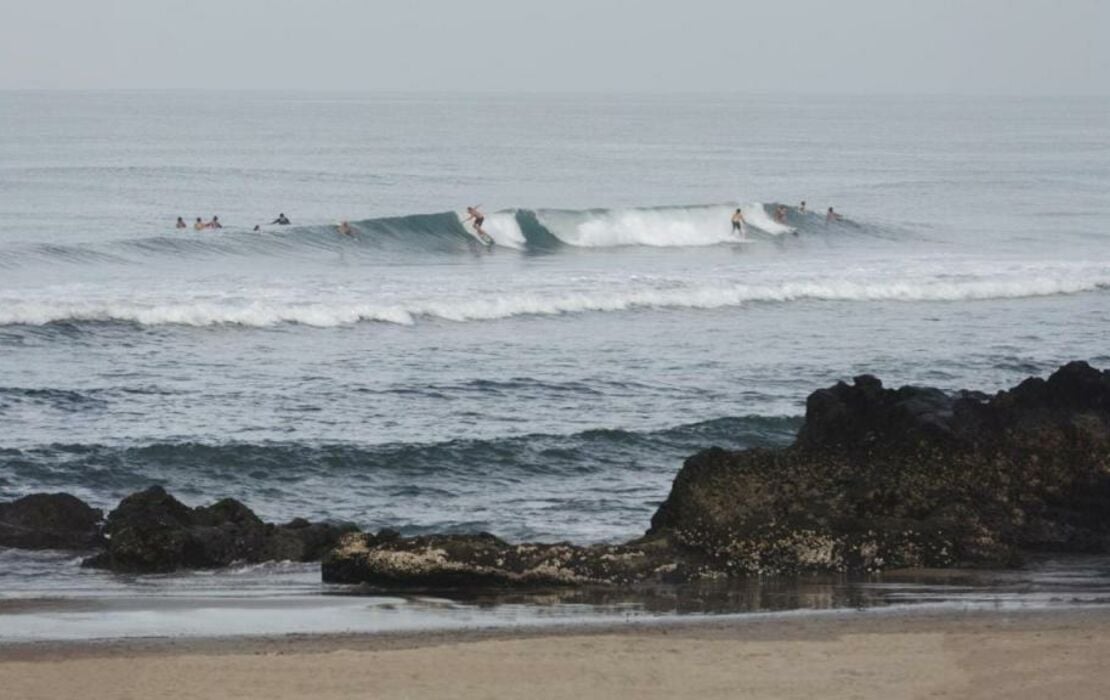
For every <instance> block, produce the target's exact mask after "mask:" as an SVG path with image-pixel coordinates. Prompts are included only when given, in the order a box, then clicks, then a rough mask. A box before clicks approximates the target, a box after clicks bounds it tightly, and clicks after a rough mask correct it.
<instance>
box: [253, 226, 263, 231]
mask: <svg viewBox="0 0 1110 700" xmlns="http://www.w3.org/2000/svg"><path fill="white" fill-rule="evenodd" d="M251 230H252V231H262V224H255V225H254V228H252V229H251Z"/></svg>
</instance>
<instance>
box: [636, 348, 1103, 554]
mask: <svg viewBox="0 0 1110 700" xmlns="http://www.w3.org/2000/svg"><path fill="white" fill-rule="evenodd" d="M649 532H650V533H668V534H669V535H670V536H671V537H672V538H673V539H674V541H675V543H676V544H677V545H679V546H682V547H686V548H689V549H692V550H694V551H697V552H699V553H700V554H703V555H705V556H707V557H708V558H709V559H711V560H712V561H713V562H715V565H716V567H718V568H719V569H720V570H722V571H723V572H725V573H728V574H734V573H735V574H742V573H774V572H793V571H808V570H876V569H882V568H891V567H907V566H933V567H938V566H939V567H944V566H1006V565H1012V564H1014V563H1015V562H1017V561H1019V559H1020V556H1021V553H1022V552H1023V551H1026V550H1030V549H1053V550H1066V551H1083V552H1106V551H1110V372H1099V371H1097V370H1095V369H1092V368H1091V367H1090V366H1089V365H1087V364H1086V363H1083V362H1073V363H1071V364H1068V365H1066V366H1064V367H1062V368H1061V369H1059V370H1058V371H1057V372H1056V373H1054V374H1053V375H1052V376H1051V377H1050V378H1049V379H1048V380H1047V381H1045V380H1041V379H1030V380H1026V381H1025V382H1022V383H1021V384H1020V385H1019V386H1017V387H1015V388H1014V389H1012V390H1010V391H1008V392H1005V391H1004V392H1000V393H999V394H997V395H996V396H994V397H990V398H988V397H986V396H985V395H983V394H976V393H972V392H961V393H959V394H957V395H954V396H949V395H947V394H944V393H943V392H940V391H938V390H936V389H925V388H918V387H903V388H902V389H898V390H890V389H884V388H883V387H882V384H881V383H880V382H879V381H878V380H877V379H875V378H874V377H869V376H864V377H858V378H857V379H856V380H855V382H854V383H853V385H851V386H849V385H847V384H843V383H841V384H838V385H836V386H834V387H832V388H830V389H823V390H820V391H817V392H814V394H812V395H811V396H810V397H809V400H808V401H807V403H806V420H805V423H804V425H803V427H802V428H801V430H800V432H799V435H798V440H797V441H796V443H795V444H794V445H793V446H791V447H789V448H786V449H783V450H776V451H765V450H746V451H741V452H726V451H724V450H707V451H705V452H702V453H700V454H698V455H695V456H694V457H691V458H690V459H689V460H687V462H686V464H685V465H684V466H683V468H682V470H681V471H680V472H679V474H678V476H677V477H676V479H675V482H674V485H673V487H672V489H671V493H670V495H669V496H668V498H667V500H666V501H665V502H664V503H663V504H662V506H661V507H660V509H659V510H658V511H657V512H656V514H655V516H654V517H653V518H652V528H651V530H650V531H649Z"/></svg>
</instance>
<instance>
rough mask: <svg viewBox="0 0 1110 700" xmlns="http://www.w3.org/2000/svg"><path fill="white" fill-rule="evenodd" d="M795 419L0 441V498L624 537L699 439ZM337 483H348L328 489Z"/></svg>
mask: <svg viewBox="0 0 1110 700" xmlns="http://www.w3.org/2000/svg"><path fill="white" fill-rule="evenodd" d="M54 398H57V397H54ZM61 399H62V400H66V401H68V400H69V398H68V397H61ZM799 422H800V419H798V418H796V417H761V416H743V417H734V418H721V419H717V420H711V421H705V422H701V423H693V424H688V425H679V426H675V427H672V428H667V429H664V430H658V431H645V432H639V431H628V430H587V431H583V432H579V433H575V434H570V435H543V434H533V435H522V436H516V437H503V438H492V439H473V440H450V441H446V442H437V443H393V444H385V445H356V444H306V443H297V442H287V443H282V442H266V443H224V444H206V443H198V442H158V443H151V444H143V445H137V446H109V445H98V444H52V445H45V446H41V447H34V448H26V449H3V448H0V500H7V499H8V498H15V497H18V496H20V495H24V494H25V493H32V492H35V491H59V490H64V491H69V492H71V493H74V494H76V495H78V496H82V497H84V498H87V499H89V500H90V501H91V502H93V503H95V504H97V505H99V506H103V507H108V508H110V507H113V506H114V505H115V502H116V500H117V499H119V498H121V497H123V496H124V495H126V494H128V493H131V492H133V491H135V490H138V489H142V488H145V487H147V486H149V485H150V484H152V483H157V484H162V485H164V486H166V488H167V489H169V490H170V491H171V492H173V493H175V494H177V495H178V496H180V497H181V498H183V499H185V500H186V501H188V502H191V503H201V502H209V501H211V500H213V499H214V498H219V497H224V496H232V497H236V498H240V499H241V500H243V501H245V502H247V503H248V504H250V505H251V507H252V508H255V509H256V510H257V511H258V512H259V513H260V514H261V515H263V516H264V517H267V518H272V519H277V520H283V519H288V518H293V517H296V516H302V517H306V516H307V517H315V518H338V519H344V520H352V521H355V522H357V523H358V524H359V525H361V526H363V527H368V528H377V527H386V526H388V527H396V528H399V529H401V530H403V531H405V532H407V533H412V534H416V533H421V532H428V531H449V532H450V531H458V532H473V531H475V530H476V529H486V530H491V531H494V532H497V533H499V534H501V535H505V536H510V537H519V538H532V537H540V538H553V537H563V536H566V534H567V530H566V529H565V528H564V525H566V524H565V523H559V522H557V520H556V519H554V517H553V516H554V512H555V511H556V510H559V509H560V508H566V509H568V513H567V515H573V516H574V517H575V518H581V519H582V520H585V521H591V522H593V524H592V525H590V526H589V528H588V529H584V530H581V531H579V532H576V533H574V534H577V535H579V536H581V537H582V538H583V539H586V540H589V539H597V538H598V537H599V536H604V535H601V534H600V533H612V532H626V531H627V530H628V523H630V522H631V523H642V524H644V526H646V523H647V521H648V520H649V518H650V516H651V512H652V511H653V510H654V508H655V505H656V502H657V500H658V498H659V497H660V494H662V493H665V491H666V485H667V483H669V482H670V480H671V479H672V478H673V477H674V470H675V465H676V464H679V463H680V462H681V460H682V459H684V458H685V457H687V456H689V455H690V454H692V453H693V452H695V451H698V450H700V449H703V448H704V447H706V446H708V445H719V446H722V447H727V448H736V449H739V448H741V447H749V446H773V445H781V444H784V443H786V442H789V441H790V440H792V439H793V436H794V434H795V432H796V431H797V428H798V425H799ZM339 483H341V484H343V488H341V489H337V488H336V485H337V484H339ZM569 484H573V489H574V490H575V491H576V492H577V493H578V494H580V495H579V497H577V498H576V499H574V500H573V502H571V503H567V502H566V493H567V488H568V485H569ZM560 504H561V505H560ZM586 514H589V515H588V516H587V515H586ZM569 527H570V528H571V530H574V529H575V528H576V526H575V525H574V524H573V523H571V524H570V525H569Z"/></svg>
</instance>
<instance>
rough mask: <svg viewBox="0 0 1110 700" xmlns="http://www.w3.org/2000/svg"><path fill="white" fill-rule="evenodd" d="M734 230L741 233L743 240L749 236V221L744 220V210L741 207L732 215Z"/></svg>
mask: <svg viewBox="0 0 1110 700" xmlns="http://www.w3.org/2000/svg"><path fill="white" fill-rule="evenodd" d="M732 232H733V233H739V234H740V238H741V240H742V239H745V238H747V237H748V226H747V222H745V221H744V212H743V211H741V210H740V209H737V210H736V213H735V214H733V215H732Z"/></svg>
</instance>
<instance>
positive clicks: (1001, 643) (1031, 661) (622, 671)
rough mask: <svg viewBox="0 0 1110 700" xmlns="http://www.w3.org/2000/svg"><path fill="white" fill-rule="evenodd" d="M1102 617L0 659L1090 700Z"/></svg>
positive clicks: (370, 692) (401, 684)
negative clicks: (1084, 699)
mask: <svg viewBox="0 0 1110 700" xmlns="http://www.w3.org/2000/svg"><path fill="white" fill-rule="evenodd" d="M1108 655H1110V611H1108V610H1106V609H1101V608H1100V609H1072V610H1067V611H1051V612H1045V611H1042V612H1016V613H1015V612H1007V613H1002V612H927V613H922V612H916V613H899V614H890V613H873V612H872V613H847V614H837V615H817V616H814V615H797V616H794V615H786V616H768V617H748V618H740V619H736V618H733V619H715V620H702V621H693V622H688V621H680V622H675V623H669V624H653V625H622V626H605V627H588V626H578V627H559V628H549V629H526V630H519V629H518V630H496V631H489V630H486V631H463V632H434V631H427V632H420V633H406V634H390V635H359V636H347V635H322V636H287V637H269V638H248V639H211V640H181V639H176V640H174V639H153V640H135V641H115V642H98V643H81V644H69V643H66V644H32V645H17V646H8V647H4V648H0V688H3V689H4V693H3V696H4V697H5V698H7V699H10V700H17V699H18V700H24V699H27V700H30V699H37V698H44V699H45V698H61V697H83V698H97V699H98V698H149V697H161V698H260V699H261V698H265V699H266V700H281V699H283V698H303V697H313V698H323V699H329V700H330V699H333V698H335V699H338V698H367V697H373V698H447V697H452V698H519V697H530V698H575V699H576V700H585V699H587V698H676V697H678V698H683V697H690V698H738V697H752V698H810V697H817V696H822V697H827V698H841V697H845V698H847V697H851V698H918V697H952V698H1003V697H1005V698H1044V697H1049V696H1051V695H1055V696H1058V697H1067V698H1096V697H1097V698H1102V697H1106V695H1107V693H1108V692H1110V668H1108V667H1107V665H1106V664H1105V659H1106V658H1107V657H1108Z"/></svg>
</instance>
